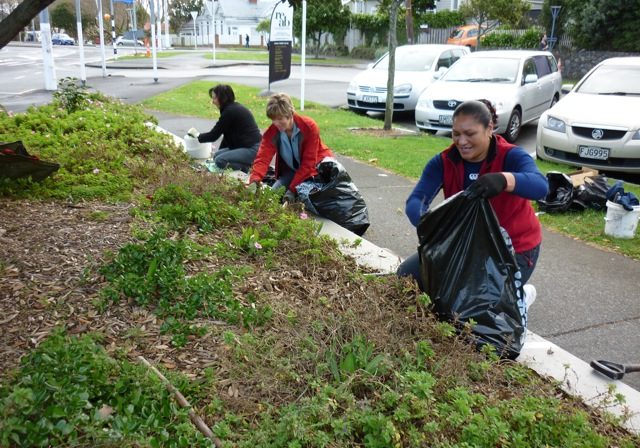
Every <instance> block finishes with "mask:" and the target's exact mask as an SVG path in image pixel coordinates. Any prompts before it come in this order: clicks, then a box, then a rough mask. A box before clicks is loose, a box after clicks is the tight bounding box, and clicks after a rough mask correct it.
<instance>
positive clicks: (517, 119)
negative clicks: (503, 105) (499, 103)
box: [504, 109, 522, 143]
mask: <svg viewBox="0 0 640 448" xmlns="http://www.w3.org/2000/svg"><path fill="white" fill-rule="evenodd" d="M521 127H522V116H521V115H520V111H519V110H518V109H513V112H511V116H510V117H509V124H508V125H507V132H505V133H504V138H505V139H506V140H507V141H508V142H509V143H514V142H515V141H516V140H517V139H518V136H519V135H520V128H521Z"/></svg>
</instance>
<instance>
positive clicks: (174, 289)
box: [100, 230, 271, 346]
mask: <svg viewBox="0 0 640 448" xmlns="http://www.w3.org/2000/svg"><path fill="white" fill-rule="evenodd" d="M208 252H209V249H207V248H205V247H202V246H198V245H196V244H195V243H193V242H191V241H190V240H187V239H170V238H167V234H166V232H165V231H163V230H156V231H155V232H154V233H153V234H151V235H150V237H149V239H148V240H147V241H145V242H144V243H142V244H134V243H131V244H128V245H126V246H124V247H123V248H122V249H120V251H119V252H118V254H117V256H116V257H115V259H114V260H113V261H112V262H110V263H108V264H107V265H105V266H103V267H102V268H101V269H100V273H101V274H102V275H104V277H105V279H106V280H107V281H108V282H109V286H107V287H106V288H105V289H104V290H103V291H102V294H103V296H104V297H105V298H106V299H110V300H113V301H116V302H117V301H119V300H120V299H121V298H123V297H124V298H129V299H132V300H133V301H135V302H136V303H137V304H138V305H141V306H148V307H150V308H152V309H153V310H154V312H155V313H156V314H157V315H158V316H159V317H161V318H164V319H166V322H165V324H164V325H163V327H162V330H163V331H164V332H166V333H172V334H175V335H176V336H175V337H174V339H173V343H174V345H176V346H181V345H184V344H185V343H186V337H187V336H189V335H202V334H203V333H204V330H201V329H199V328H197V327H195V326H193V325H190V324H188V323H187V322H189V321H192V320H194V319H196V318H201V317H208V318H213V319H220V320H224V321H226V322H229V323H231V324H238V323H239V324H242V325H244V326H246V327H250V326H254V325H263V324H264V323H265V322H266V321H267V320H268V319H269V317H270V316H271V310H270V309H269V308H268V307H263V306H256V304H255V302H253V301H251V304H250V305H244V304H243V303H242V302H240V301H239V300H238V299H237V298H235V297H234V295H233V292H232V282H233V281H234V279H237V274H236V273H235V272H234V270H232V269H226V268H225V269H222V270H220V271H219V272H217V273H214V274H206V273H198V274H195V275H192V276H188V275H187V272H186V270H185V264H186V263H188V262H191V261H194V260H198V259H200V258H202V257H204V256H206V255H207V253H208Z"/></svg>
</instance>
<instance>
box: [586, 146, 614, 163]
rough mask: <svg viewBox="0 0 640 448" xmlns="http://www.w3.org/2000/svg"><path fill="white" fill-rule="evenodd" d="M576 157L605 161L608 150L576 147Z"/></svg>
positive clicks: (593, 147)
mask: <svg viewBox="0 0 640 448" xmlns="http://www.w3.org/2000/svg"><path fill="white" fill-rule="evenodd" d="M578 155H579V156H580V157H584V158H585V159H597V160H607V159H608V158H609V148H600V147H599V146H582V145H580V146H578Z"/></svg>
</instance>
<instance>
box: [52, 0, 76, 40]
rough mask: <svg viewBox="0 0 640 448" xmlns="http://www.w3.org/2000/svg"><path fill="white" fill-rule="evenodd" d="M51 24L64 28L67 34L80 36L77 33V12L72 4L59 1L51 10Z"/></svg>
mask: <svg viewBox="0 0 640 448" xmlns="http://www.w3.org/2000/svg"><path fill="white" fill-rule="evenodd" d="M51 26H53V27H55V28H60V29H63V30H65V32H66V33H67V34H70V35H72V36H75V37H76V38H77V37H78V36H77V33H76V14H75V11H73V10H72V9H71V4H69V3H58V4H57V6H56V7H55V8H53V9H52V10H51Z"/></svg>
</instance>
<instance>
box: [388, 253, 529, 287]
mask: <svg viewBox="0 0 640 448" xmlns="http://www.w3.org/2000/svg"><path fill="white" fill-rule="evenodd" d="M539 255H540V245H539V244H538V245H537V246H536V247H534V248H533V249H531V250H526V251H524V252H517V253H516V262H517V263H518V268H519V269H520V274H521V281H522V284H523V285H524V284H525V283H527V282H528V281H529V278H530V277H531V274H533V270H534V269H535V267H536V264H537V263H538V256H539ZM396 274H397V275H398V276H399V277H409V276H410V277H413V278H414V279H415V281H416V282H417V283H418V286H419V287H420V290H421V291H424V288H423V285H422V280H421V279H420V255H419V254H418V253H417V252H416V253H415V254H413V255H411V256H410V257H408V258H407V259H406V260H404V261H403V262H402V263H401V264H400V266H398V270H397V271H396Z"/></svg>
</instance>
